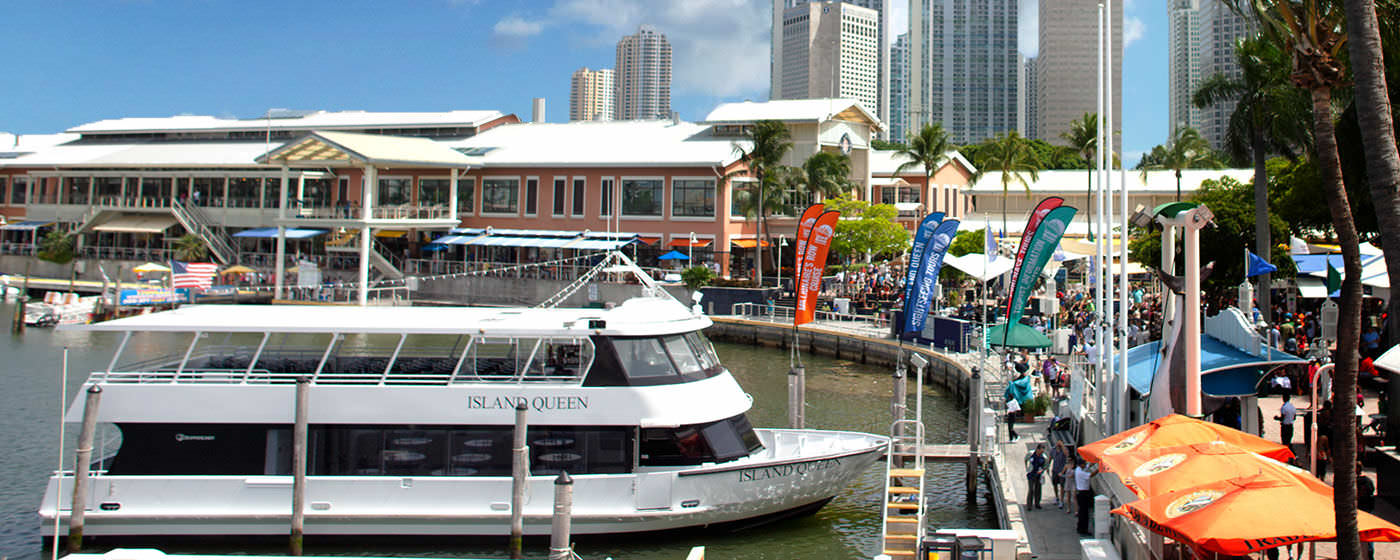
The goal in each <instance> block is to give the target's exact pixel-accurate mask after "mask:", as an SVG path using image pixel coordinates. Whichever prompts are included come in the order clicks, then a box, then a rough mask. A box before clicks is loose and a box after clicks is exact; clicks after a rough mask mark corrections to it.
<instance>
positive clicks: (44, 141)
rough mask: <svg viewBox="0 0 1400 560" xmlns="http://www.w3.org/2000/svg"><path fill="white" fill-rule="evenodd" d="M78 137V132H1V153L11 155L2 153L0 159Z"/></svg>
mask: <svg viewBox="0 0 1400 560" xmlns="http://www.w3.org/2000/svg"><path fill="white" fill-rule="evenodd" d="M77 139H78V135H76V134H11V133H9V132H0V154H10V156H4V155H0V160H3V159H5V158H6V157H12V156H13V155H14V154H24V153H32V152H37V151H39V150H42V149H46V148H51V147H53V146H57V145H59V144H62V143H64V142H72V141H73V140H77Z"/></svg>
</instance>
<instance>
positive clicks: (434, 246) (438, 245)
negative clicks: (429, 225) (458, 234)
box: [423, 243, 447, 251]
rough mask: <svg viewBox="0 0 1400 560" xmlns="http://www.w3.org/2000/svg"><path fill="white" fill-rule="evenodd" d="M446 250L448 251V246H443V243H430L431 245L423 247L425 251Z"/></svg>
mask: <svg viewBox="0 0 1400 560" xmlns="http://www.w3.org/2000/svg"><path fill="white" fill-rule="evenodd" d="M446 249H447V246H446V245H443V244H441V243H429V244H427V245H424V246H423V250H424V251H443V250H446Z"/></svg>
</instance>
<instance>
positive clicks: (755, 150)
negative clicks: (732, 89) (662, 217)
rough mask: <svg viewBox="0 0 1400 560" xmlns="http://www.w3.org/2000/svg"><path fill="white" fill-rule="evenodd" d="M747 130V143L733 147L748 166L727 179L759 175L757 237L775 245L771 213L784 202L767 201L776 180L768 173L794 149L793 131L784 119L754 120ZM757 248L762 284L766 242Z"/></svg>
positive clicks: (754, 204)
mask: <svg viewBox="0 0 1400 560" xmlns="http://www.w3.org/2000/svg"><path fill="white" fill-rule="evenodd" d="M746 134H747V136H748V138H747V140H748V147H747V148H746V147H744V146H743V145H738V144H736V145H735V146H734V151H735V153H738V154H739V161H742V162H743V163H744V167H745V169H743V170H740V171H736V172H734V173H730V174H729V175H726V176H725V180H726V182H727V181H729V180H730V179H732V178H733V177H734V176H735V175H742V174H747V175H750V176H752V177H754V178H755V179H757V184H756V185H755V186H752V187H749V188H750V189H752V191H753V192H752V193H751V196H752V197H753V198H754V199H755V200H753V201H752V203H751V205H750V208H751V209H752V210H753V211H754V212H755V214H756V215H757V218H758V238H759V239H765V238H766V239H768V243H769V245H772V243H773V239H772V237H773V236H772V234H771V232H769V231H768V214H769V213H770V212H772V211H774V208H777V209H781V208H782V205H781V204H779V205H777V206H776V207H775V206H773V205H771V204H769V203H768V200H767V198H768V197H767V195H768V194H769V193H770V192H771V191H770V190H769V189H770V187H771V186H773V184H775V183H776V182H775V181H773V180H772V179H773V178H772V177H769V175H770V174H771V172H772V171H773V170H775V169H776V168H778V167H780V166H782V162H783V158H784V157H786V156H787V153H788V150H791V149H792V141H791V138H792V134H791V133H790V132H789V131H788V128H787V125H785V124H783V123H782V122H781V121H773V120H765V121H758V122H756V123H754V125H753V126H752V127H749V128H748V129H747V131H746ZM754 250H755V251H758V258H757V259H754V261H755V262H756V263H757V265H758V267H757V268H758V270H757V273H758V285H760V286H762V285H763V244H762V243H759V244H758V246H756V247H754Z"/></svg>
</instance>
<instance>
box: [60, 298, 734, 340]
mask: <svg viewBox="0 0 1400 560" xmlns="http://www.w3.org/2000/svg"><path fill="white" fill-rule="evenodd" d="M597 321H602V322H601V323H599V322H597ZM710 324H711V322H710V319H709V318H708V317H705V316H704V315H703V314H700V313H695V312H693V311H691V310H690V309H687V308H686V307H685V306H684V305H682V304H681V303H680V302H679V301H676V300H674V299H671V298H657V297H645V298H633V299H629V300H627V301H625V302H623V303H622V305H619V306H617V307H615V308H613V309H579V308H552V309H540V308H491V307H347V306H304V305H267V306H247V305H190V306H185V307H181V308H179V309H174V310H170V311H162V312H159V313H151V314H148V315H138V316H134V317H127V318H123V319H116V320H112V321H107V322H103V323H95V324H91V325H66V326H64V327H63V328H64V329H70V330H88V331H118V332H138V331H157V332H247V333H369V334H468V335H486V336H588V335H595V334H596V335H614V336H648V335H660V334H673V333H680V332H690V331H697V330H701V329H704V328H705V327H708V326H710Z"/></svg>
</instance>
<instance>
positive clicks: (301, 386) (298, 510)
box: [291, 376, 311, 556]
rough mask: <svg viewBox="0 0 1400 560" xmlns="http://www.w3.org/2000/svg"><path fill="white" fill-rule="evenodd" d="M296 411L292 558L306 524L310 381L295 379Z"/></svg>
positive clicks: (299, 545)
mask: <svg viewBox="0 0 1400 560" xmlns="http://www.w3.org/2000/svg"><path fill="white" fill-rule="evenodd" d="M296 391H297V392H296V409H295V410H294V412H293V414H294V416H293V425H292V426H293V427H292V534H291V549H292V556H301V552H302V536H303V532H304V528H305V527H304V525H305V523H306V432H307V425H308V417H307V406H308V404H309V403H310V392H311V380H310V379H308V378H307V377H306V376H301V377H298V378H297V388H296Z"/></svg>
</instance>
